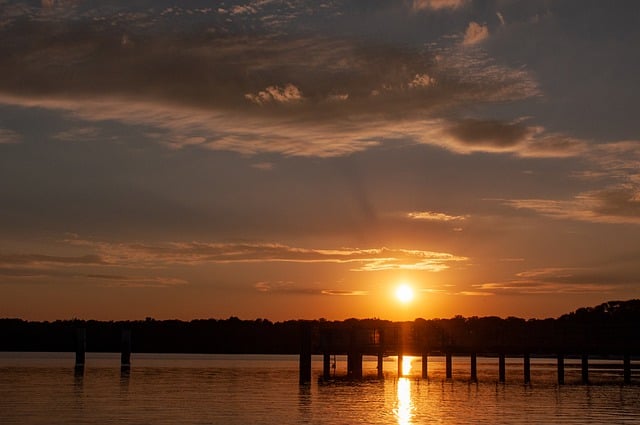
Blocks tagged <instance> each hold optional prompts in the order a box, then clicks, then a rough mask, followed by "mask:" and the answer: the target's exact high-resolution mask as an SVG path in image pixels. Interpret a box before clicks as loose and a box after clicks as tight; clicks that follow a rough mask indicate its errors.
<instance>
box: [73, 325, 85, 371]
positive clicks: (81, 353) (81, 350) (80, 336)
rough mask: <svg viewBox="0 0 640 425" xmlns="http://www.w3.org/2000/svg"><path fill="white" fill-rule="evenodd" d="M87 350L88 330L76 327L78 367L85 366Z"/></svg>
mask: <svg viewBox="0 0 640 425" xmlns="http://www.w3.org/2000/svg"><path fill="white" fill-rule="evenodd" d="M86 351H87V330H86V329H85V328H78V329H76V369H82V368H84V358H85V352H86Z"/></svg>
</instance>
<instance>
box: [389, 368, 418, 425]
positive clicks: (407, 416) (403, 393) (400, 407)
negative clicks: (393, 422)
mask: <svg viewBox="0 0 640 425" xmlns="http://www.w3.org/2000/svg"><path fill="white" fill-rule="evenodd" d="M397 397H398V400H397V403H398V404H397V407H396V408H395V409H394V413H395V414H396V417H397V418H398V425H409V424H411V423H412V421H411V419H412V417H413V409H414V406H413V403H412V401H411V381H410V380H409V378H400V379H398V396H397Z"/></svg>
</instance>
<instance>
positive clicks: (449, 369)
mask: <svg viewBox="0 0 640 425" xmlns="http://www.w3.org/2000/svg"><path fill="white" fill-rule="evenodd" d="M445 356H446V366H445V369H446V374H447V379H451V377H452V376H453V373H452V369H453V367H452V364H451V363H452V360H451V353H450V352H448V353H447V354H446V355H445Z"/></svg>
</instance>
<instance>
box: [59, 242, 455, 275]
mask: <svg viewBox="0 0 640 425" xmlns="http://www.w3.org/2000/svg"><path fill="white" fill-rule="evenodd" d="M68 243H70V244H71V245H74V246H83V247H86V248H89V249H92V250H94V251H97V252H99V253H100V255H101V256H102V258H105V259H106V261H107V262H109V263H110V264H117V265H119V266H125V267H164V266H165V265H168V264H189V265H198V264H231V263H268V262H283V263H309V264H313V263H335V264H353V265H354V266H353V267H352V268H351V270H352V271H380V270H425V271H432V272H437V271H442V270H445V269H447V268H449V265H450V264H451V263H459V262H464V261H466V260H467V258H465V257H461V256H456V255H453V254H449V253H443V252H433V251H423V250H411V249H391V248H370V249H359V248H339V249H311V248H298V247H291V246H288V245H282V244H276V243H204V242H171V243H165V244H155V245H154V244H124V243H123V244H112V243H107V242H100V241H90V240H81V239H70V240H68Z"/></svg>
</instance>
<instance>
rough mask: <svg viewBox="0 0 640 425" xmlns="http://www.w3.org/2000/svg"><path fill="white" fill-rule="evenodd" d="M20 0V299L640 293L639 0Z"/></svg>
mask: <svg viewBox="0 0 640 425" xmlns="http://www.w3.org/2000/svg"><path fill="white" fill-rule="evenodd" d="M3 5H5V6H6V7H2V8H0V37H1V38H2V40H3V43H2V44H1V45H0V57H2V60H0V199H2V206H1V207H0V232H1V233H2V235H3V237H2V240H0V316H9V317H16V318H23V319H25V320H36V321H43V320H48V321H51V320H55V318H57V317H92V318H95V319H96V320H124V319H125V318H127V317H159V318H176V319H178V320H192V319H194V318H197V317H230V316H236V317H256V318H268V320H271V321H281V320H285V319H286V318H288V317H297V318H300V319H303V320H305V319H310V318H321V317H324V318H327V320H345V319H346V318H365V317H384V318H386V319H385V320H392V321H403V320H406V319H407V318H409V317H424V318H426V319H429V318H434V317H453V316H454V315H462V316H465V317H471V316H478V317H483V316H498V317H509V316H513V317H525V318H552V317H558V316H560V315H562V314H566V313H569V312H571V311H575V310H576V309H578V308H580V307H584V306H595V305H598V304H601V303H603V302H606V301H605V300H612V299H637V298H640V261H638V257H639V254H640V121H639V120H638V119H637V116H638V106H637V99H638V98H640V84H639V83H638V78H637V76H638V75H640V56H639V55H638V54H637V46H638V41H639V40H640V26H638V25H637V22H636V21H637V20H636V19H634V17H637V16H639V14H640V2H615V3H610V2H605V1H602V2H597V1H596V2H588V3H587V4H585V2H583V1H580V0H567V1H563V2H547V1H545V0H511V1H504V2H503V1H489V2H487V1H477V0H378V1H359V0H328V1H325V2H320V3H319V2H315V1H311V0H292V1H288V2H277V1H271V0H231V1H225V2H218V3H215V6H212V3H211V2H210V1H208V0H192V1H190V2H174V1H173V0H154V1H148V0H145V1H143V2H136V3H135V4H133V5H131V4H123V3H122V2H118V1H114V0H106V1H102V2H99V4H95V3H92V2H86V1H68V0H55V1H54V0H46V1H44V0H43V1H36V0H8V1H4V2H3ZM400 287H403V288H405V289H404V290H402V291H398V288H400ZM399 292H401V293H400V294H399V295H398V293H399Z"/></svg>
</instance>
